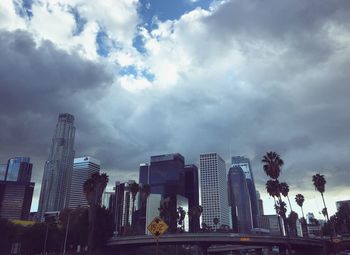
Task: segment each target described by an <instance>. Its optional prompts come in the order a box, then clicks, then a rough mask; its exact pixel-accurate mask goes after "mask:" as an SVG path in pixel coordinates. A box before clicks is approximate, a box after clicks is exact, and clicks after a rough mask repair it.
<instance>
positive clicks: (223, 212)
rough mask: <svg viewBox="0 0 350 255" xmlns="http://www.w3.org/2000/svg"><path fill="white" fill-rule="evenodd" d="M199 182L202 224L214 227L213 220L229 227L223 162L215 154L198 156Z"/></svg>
mask: <svg viewBox="0 0 350 255" xmlns="http://www.w3.org/2000/svg"><path fill="white" fill-rule="evenodd" d="M199 161H200V166H199V168H200V182H201V198H202V206H203V213H202V222H203V223H205V224H206V225H208V226H211V227H216V226H215V225H214V223H213V219H214V218H218V219H219V224H220V225H229V209H228V198H227V182H226V166H225V161H224V160H223V159H222V158H221V157H220V156H219V155H218V154H217V153H207V154H202V155H200V158H199Z"/></svg>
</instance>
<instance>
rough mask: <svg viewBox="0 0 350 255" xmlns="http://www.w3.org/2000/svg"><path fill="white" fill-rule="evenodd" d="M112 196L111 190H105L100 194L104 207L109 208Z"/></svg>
mask: <svg viewBox="0 0 350 255" xmlns="http://www.w3.org/2000/svg"><path fill="white" fill-rule="evenodd" d="M112 196H113V192H110V191H105V192H103V194H102V206H104V207H105V208H106V209H110V207H111V206H112V204H111V198H112Z"/></svg>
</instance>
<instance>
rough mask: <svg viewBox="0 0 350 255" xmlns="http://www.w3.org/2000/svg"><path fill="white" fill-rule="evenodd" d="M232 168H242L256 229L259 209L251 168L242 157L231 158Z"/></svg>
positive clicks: (248, 161)
mask: <svg viewBox="0 0 350 255" xmlns="http://www.w3.org/2000/svg"><path fill="white" fill-rule="evenodd" d="M232 166H239V167H241V168H242V170H243V172H244V174H245V178H246V182H247V186H248V191H249V197H250V204H251V212H252V219H253V227H255V228H257V227H258V222H257V218H258V214H259V209H258V201H257V198H256V189H255V183H254V177H253V172H252V168H251V165H250V160H249V159H248V158H246V157H242V156H233V157H232Z"/></svg>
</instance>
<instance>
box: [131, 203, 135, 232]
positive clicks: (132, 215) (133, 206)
mask: <svg viewBox="0 0 350 255" xmlns="http://www.w3.org/2000/svg"><path fill="white" fill-rule="evenodd" d="M134 211H135V199H134V198H133V199H132V209H131V225H132V226H133V225H134Z"/></svg>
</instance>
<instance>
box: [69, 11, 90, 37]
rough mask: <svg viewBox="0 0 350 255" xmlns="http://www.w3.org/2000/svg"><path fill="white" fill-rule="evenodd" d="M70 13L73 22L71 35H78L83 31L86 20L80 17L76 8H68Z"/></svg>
mask: <svg viewBox="0 0 350 255" xmlns="http://www.w3.org/2000/svg"><path fill="white" fill-rule="evenodd" d="M70 13H71V14H73V16H74V20H75V29H74V31H73V35H79V34H80V33H81V32H82V31H83V30H84V26H85V24H86V23H87V20H86V19H84V18H82V17H81V16H80V14H79V11H78V10H77V9H76V8H70Z"/></svg>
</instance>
